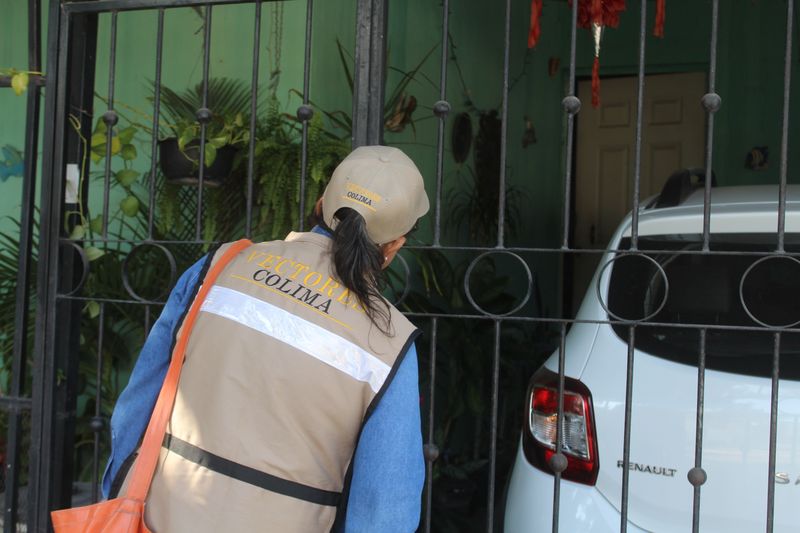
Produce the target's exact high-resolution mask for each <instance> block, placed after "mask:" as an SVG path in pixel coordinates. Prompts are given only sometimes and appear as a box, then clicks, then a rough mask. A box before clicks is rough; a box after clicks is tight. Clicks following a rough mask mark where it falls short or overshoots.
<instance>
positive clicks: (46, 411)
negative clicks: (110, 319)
mask: <svg viewBox="0 0 800 533" xmlns="http://www.w3.org/2000/svg"><path fill="white" fill-rule="evenodd" d="M48 24H49V25H50V29H49V31H48V34H49V35H48V46H47V49H48V55H47V73H48V75H47V90H46V92H45V113H46V115H47V116H49V117H52V118H51V120H48V121H45V130H44V135H43V141H44V145H43V149H42V153H44V154H48V157H43V158H42V192H41V202H40V217H41V222H40V228H41V232H40V236H39V257H38V259H39V264H38V272H37V280H38V284H37V291H36V293H37V299H36V308H37V309H38V310H39V312H38V313H37V314H36V337H35V345H34V353H33V365H32V368H33V394H32V398H31V400H32V404H31V406H32V412H31V449H34V450H37V451H38V453H36V454H31V464H30V470H29V480H28V527H27V530H28V531H30V532H36V533H40V532H41V533H44V532H46V531H48V527H49V520H48V516H49V512H50V501H51V493H50V489H51V486H50V484H51V481H52V473H53V467H54V465H53V461H52V458H53V455H54V446H55V443H54V442H53V429H54V412H55V398H54V396H55V391H54V390H53V389H54V387H53V384H54V383H56V379H55V378H56V368H55V364H54V363H55V344H56V335H55V326H56V316H55V315H56V313H55V308H56V291H57V289H58V287H57V281H58V272H59V268H58V242H59V234H60V231H61V227H62V226H61V216H62V213H61V206H62V198H63V196H62V194H63V185H64V179H63V178H64V175H63V172H64V160H65V158H64V145H65V143H64V140H65V129H66V113H67V101H66V97H67V95H66V89H65V87H66V79H67V74H68V72H67V51H68V46H67V43H69V39H70V17H69V15H68V14H62V11H61V5H60V2H58V1H56V0H53V1H51V3H50V12H49V16H48Z"/></svg>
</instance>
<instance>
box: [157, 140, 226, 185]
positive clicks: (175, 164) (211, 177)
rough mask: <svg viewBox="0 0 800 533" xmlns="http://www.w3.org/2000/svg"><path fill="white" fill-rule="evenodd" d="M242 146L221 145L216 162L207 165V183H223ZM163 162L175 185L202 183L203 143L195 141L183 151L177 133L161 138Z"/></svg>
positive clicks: (162, 165)
mask: <svg viewBox="0 0 800 533" xmlns="http://www.w3.org/2000/svg"><path fill="white" fill-rule="evenodd" d="M238 151H239V149H238V148H237V147H235V146H230V145H228V146H223V147H222V148H218V149H217V157H216V158H214V163H213V164H211V165H210V166H209V165H205V170H204V172H203V185H204V186H206V187H219V186H220V185H222V182H223V181H225V178H227V177H228V175H230V173H231V170H232V169H233V160H234V158H235V157H236V153H237V152H238ZM158 153H159V163H160V165H161V172H163V173H164V176H165V177H166V179H167V182H169V183H172V184H175V185H193V186H197V184H198V183H199V181H200V179H199V174H200V168H199V163H198V161H200V143H199V142H198V141H192V142H190V143H189V144H187V145H186V147H185V148H184V149H183V151H181V150H180V148H178V140H177V139H176V138H174V137H170V138H168V139H164V140H162V141H159V142H158Z"/></svg>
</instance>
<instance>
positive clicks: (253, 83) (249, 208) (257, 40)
mask: <svg viewBox="0 0 800 533" xmlns="http://www.w3.org/2000/svg"><path fill="white" fill-rule="evenodd" d="M255 9H256V13H255V16H256V20H255V27H254V28H253V74H252V77H251V80H250V139H249V143H248V149H247V192H246V193H245V195H246V200H245V202H246V203H247V205H246V206H245V218H244V235H245V237H247V238H248V239H249V238H250V237H251V236H252V234H253V175H254V174H255V160H256V121H257V120H258V117H256V114H257V112H258V67H259V61H260V53H259V52H260V49H261V0H256V5H255Z"/></svg>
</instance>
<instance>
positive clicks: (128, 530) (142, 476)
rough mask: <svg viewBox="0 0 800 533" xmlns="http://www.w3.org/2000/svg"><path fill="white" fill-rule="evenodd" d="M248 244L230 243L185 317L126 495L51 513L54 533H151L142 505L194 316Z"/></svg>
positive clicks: (162, 437)
mask: <svg viewBox="0 0 800 533" xmlns="http://www.w3.org/2000/svg"><path fill="white" fill-rule="evenodd" d="M251 244H252V243H251V242H250V241H249V240H246V239H242V240H240V241H236V242H235V243H233V244H232V245H231V246H230V247H229V248H228V249H227V250H226V251H225V253H224V254H223V256H222V257H221V258H220V259H219V261H217V263H216V264H215V265H214V267H213V268H211V270H210V271H209V272H208V274H207V275H206V277H205V279H204V280H203V285H202V287H201V288H200V291H199V292H198V293H197V297H196V298H195V299H194V303H192V307H191V308H190V309H189V313H188V314H187V315H186V320H185V321H184V326H183V328H184V329H183V333H182V335H181V338H180V339H178V343H177V345H176V346H175V350H174V351H173V352H172V360H171V361H170V364H169V369H168V370H167V375H166V377H165V378H164V385H163V386H162V387H161V392H160V393H159V394H158V400H157V401H156V406H155V408H154V409H153V414H152V416H151V417H150V423H149V424H148V425H147V431H146V432H145V434H144V439H143V440H142V446H141V447H140V449H139V457H138V458H137V461H136V463H135V465H134V471H133V476H132V477H131V481H130V484H129V485H128V490H127V492H126V494H125V495H123V496H120V497H118V498H114V499H113V500H108V501H104V502H100V503H95V504H94V505H87V506H84V507H76V508H74V509H64V510H61V511H53V512H52V513H51V514H50V516H51V518H52V519H53V529H54V530H55V531H56V533H84V532H85V533H99V532H104V533H122V532H125V533H136V532H141V533H150V530H149V529H148V528H147V525H146V524H145V523H144V503H145V500H146V498H147V492H148V491H149V490H150V483H151V482H152V481H153V474H155V470H156V464H157V463H158V455H159V452H160V451H161V443H162V442H163V441H164V433H165V432H166V430H167V422H168V421H169V418H170V416H171V415H172V407H173V405H174V403H175V395H176V394H177V392H178V381H179V379H180V376H181V368H182V367H183V359H184V353H185V351H186V344H187V343H188V341H189V334H190V333H191V331H192V328H193V327H194V323H195V321H196V319H197V314H198V313H199V312H200V305H202V303H203V300H205V297H206V294H207V293H208V291H209V290H210V289H211V286H212V285H213V284H214V281H216V279H217V276H219V274H220V272H222V270H223V269H224V268H225V266H226V265H227V264H228V263H229V262H230V261H231V260H232V259H233V258H234V257H236V255H237V254H238V253H239V252H241V251H242V250H243V249H245V248H247V247H248V246H250V245H251Z"/></svg>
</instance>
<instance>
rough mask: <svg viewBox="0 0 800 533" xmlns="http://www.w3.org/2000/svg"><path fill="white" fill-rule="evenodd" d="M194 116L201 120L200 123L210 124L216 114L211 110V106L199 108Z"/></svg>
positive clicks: (198, 120)
mask: <svg viewBox="0 0 800 533" xmlns="http://www.w3.org/2000/svg"><path fill="white" fill-rule="evenodd" d="M194 116H195V118H196V119H197V122H199V123H200V124H208V123H209V122H211V118H212V117H213V116H214V114H213V113H212V112H211V110H210V109H209V108H207V107H201V108H200V109H198V110H197V113H195V115H194Z"/></svg>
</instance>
